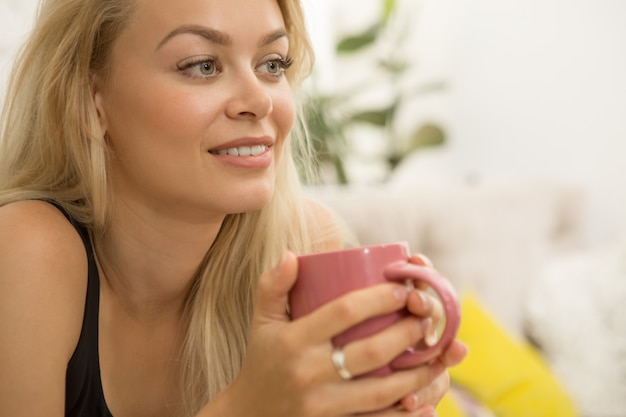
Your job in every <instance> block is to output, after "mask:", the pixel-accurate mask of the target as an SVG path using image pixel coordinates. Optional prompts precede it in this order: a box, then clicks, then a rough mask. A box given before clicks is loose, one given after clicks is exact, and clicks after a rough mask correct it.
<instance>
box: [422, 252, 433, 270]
mask: <svg viewBox="0 0 626 417" xmlns="http://www.w3.org/2000/svg"><path fill="white" fill-rule="evenodd" d="M419 257H420V258H421V259H422V262H424V266H427V267H429V268H432V267H433V262H432V261H431V260H430V259H429V258H428V256H426V255H423V254H421V253H420V254H419Z"/></svg>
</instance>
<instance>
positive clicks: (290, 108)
mask: <svg viewBox="0 0 626 417" xmlns="http://www.w3.org/2000/svg"><path fill="white" fill-rule="evenodd" d="M273 117H274V122H275V124H276V127H277V129H278V133H279V138H280V139H281V140H283V141H284V139H285V138H286V137H287V135H288V134H289V132H290V131H291V129H292V127H293V124H294V121H295V118H296V105H295V101H294V97H293V94H292V92H291V90H290V89H289V90H287V91H285V92H284V94H280V95H278V96H276V97H275V98H274V99H273Z"/></svg>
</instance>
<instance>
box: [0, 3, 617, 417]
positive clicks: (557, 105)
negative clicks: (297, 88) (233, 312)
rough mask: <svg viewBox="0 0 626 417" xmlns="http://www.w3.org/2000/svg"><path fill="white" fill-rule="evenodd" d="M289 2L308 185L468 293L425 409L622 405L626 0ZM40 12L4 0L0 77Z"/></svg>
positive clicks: (0, 80) (502, 410) (515, 412)
mask: <svg viewBox="0 0 626 417" xmlns="http://www.w3.org/2000/svg"><path fill="white" fill-rule="evenodd" d="M303 3H304V5H305V9H306V13H307V18H308V24H309V30H310V33H311V37H312V40H313V43H314V46H315V49H316V54H317V63H316V67H315V71H314V74H313V76H312V77H311V79H310V80H309V81H308V82H307V83H306V85H305V88H304V91H303V92H302V96H301V102H302V103H304V104H305V105H306V113H305V114H306V122H307V125H308V128H309V131H310V133H311V136H312V137H313V138H314V140H315V143H316V148H317V150H318V152H319V156H320V161H321V162H320V166H319V173H320V176H321V178H322V184H321V185H319V184H318V185H315V186H313V185H312V184H311V185H309V187H308V189H309V192H310V193H311V194H312V195H314V196H316V197H318V198H320V199H321V200H322V201H325V202H326V203H327V204H328V205H329V206H330V207H331V208H332V209H334V210H335V211H336V212H337V213H338V214H339V215H340V216H341V217H342V218H343V219H345V222H346V226H347V228H348V229H349V231H350V233H352V234H353V235H354V236H355V237H356V238H357V239H358V241H359V242H360V243H362V244H369V243H384V241H391V240H406V241H408V242H409V244H410V245H411V248H412V249H414V250H416V251H421V252H425V253H426V254H427V255H429V257H431V258H432V259H433V261H434V262H435V264H436V265H437V267H438V269H440V270H441V271H442V272H444V273H445V274H446V275H447V276H449V277H450V279H451V280H452V281H453V282H454V283H455V285H456V286H457V288H458V289H459V292H460V293H461V294H462V295H463V297H464V298H463V307H464V324H463V326H465V327H464V328H462V332H461V334H462V336H463V337H464V338H465V340H466V341H468V343H469V344H470V348H471V349H472V355H470V359H471V360H470V359H468V361H467V362H468V365H466V366H465V367H461V368H459V370H458V371H456V373H453V374H452V376H453V382H454V383H455V386H457V387H460V390H459V392H458V393H457V395H456V397H455V398H454V399H452V400H450V402H448V403H446V404H444V405H442V407H447V408H442V410H440V415H442V416H444V417H445V416H451V417H452V416H456V415H459V416H462V415H467V416H469V415H497V416H530V415H532V416H544V415H545V416H561V417H563V416H569V415H579V416H584V417H624V416H626V318H625V316H626V315H624V314H623V312H621V311H620V310H619V308H618V307H619V306H623V305H625V303H626V243H625V242H626V164H625V163H624V161H622V158H626V45H625V43H626V24H624V22H626V2H625V1H623V0H524V1H522V0H474V1H471V2H470V1H462V0H396V1H393V0H341V1H336V0H303ZM35 9H36V1H35V0H0V89H2V90H4V86H5V82H6V81H5V80H6V77H7V75H8V70H9V65H10V62H11V59H12V57H13V56H14V54H15V53H16V52H17V50H18V49H19V45H20V43H21V42H22V41H23V40H24V39H25V37H26V36H27V34H28V31H29V29H30V27H31V25H32V22H33V16H34V12H35ZM493 338H496V339H493ZM481 352H482V353H483V354H482V356H481ZM470 409H471V410H470ZM470 413H474V414H470Z"/></svg>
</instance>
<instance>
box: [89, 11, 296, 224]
mask: <svg viewBox="0 0 626 417" xmlns="http://www.w3.org/2000/svg"><path fill="white" fill-rule="evenodd" d="M137 3H138V4H137V6H138V7H137V9H136V11H135V15H134V17H133V19H132V21H131V23H130V25H129V26H128V28H127V29H125V30H124V31H123V32H122V33H121V34H120V36H119V38H118V39H117V40H116V43H115V45H114V47H113V52H112V62H111V73H110V78H109V79H108V80H107V82H106V83H98V82H96V90H95V91H96V92H95V100H96V106H97V108H98V111H99V115H100V120H101V124H102V126H103V129H105V130H106V132H107V133H108V140H109V144H110V146H111V148H112V150H113V158H112V172H111V176H112V181H113V190H114V192H115V195H116V199H119V200H121V201H124V202H125V203H127V204H128V203H132V204H140V205H142V206H143V207H144V208H147V209H148V210H157V211H159V212H164V213H165V212H167V213H168V214H170V215H171V214H174V213H184V215H186V216H189V215H196V214H200V213H203V215H206V214H207V213H209V214H212V215H213V214H218V215H221V214H226V213H235V212H242V211H249V210H256V209H259V208H261V207H262V206H263V205H264V204H266V203H267V201H268V200H269V198H270V196H271V194H272V192H273V189H274V182H275V176H276V166H277V163H278V160H279V159H280V157H281V150H282V149H283V147H284V143H285V140H286V138H287V135H288V133H289V131H290V129H291V127H292V124H293V121H294V117H295V116H294V115H295V110H294V103H293V95H292V91H291V87H290V85H289V84H288V82H287V79H286V78H285V76H284V72H285V71H286V70H287V68H288V66H289V55H288V46H289V45H288V40H287V36H286V33H285V28H284V22H283V18H282V14H281V11H280V9H279V6H278V4H277V2H276V0H227V1H224V0H185V1H180V0H137Z"/></svg>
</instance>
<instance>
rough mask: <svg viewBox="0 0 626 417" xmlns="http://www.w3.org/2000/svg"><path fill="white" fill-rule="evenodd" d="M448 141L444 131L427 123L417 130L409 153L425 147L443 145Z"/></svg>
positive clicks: (412, 138) (411, 141)
mask: <svg viewBox="0 0 626 417" xmlns="http://www.w3.org/2000/svg"><path fill="white" fill-rule="evenodd" d="M445 141H446V136H445V133H444V132H443V130H442V129H441V128H440V127H439V126H437V125H435V124H431V123H427V124H425V125H423V126H421V127H420V128H419V129H417V130H416V131H415V132H414V133H413V135H412V136H411V140H410V145H409V149H408V153H410V152H412V151H414V150H416V149H418V148H423V147H425V146H436V145H442V144H443V143H444V142H445Z"/></svg>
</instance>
